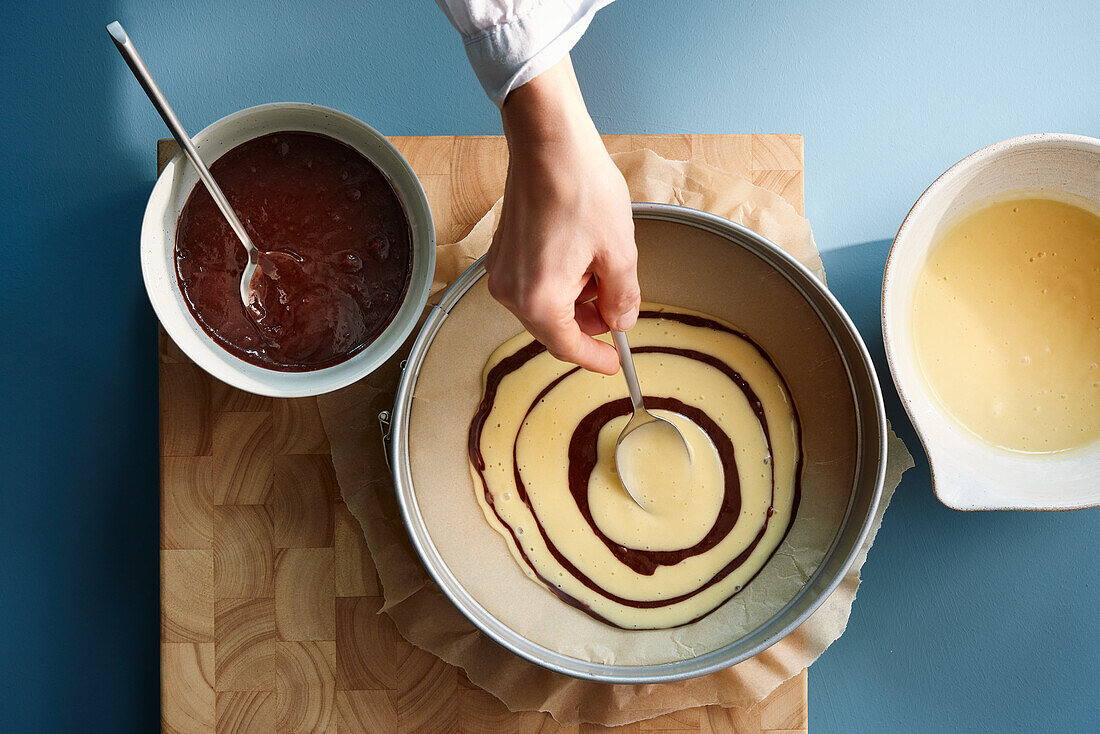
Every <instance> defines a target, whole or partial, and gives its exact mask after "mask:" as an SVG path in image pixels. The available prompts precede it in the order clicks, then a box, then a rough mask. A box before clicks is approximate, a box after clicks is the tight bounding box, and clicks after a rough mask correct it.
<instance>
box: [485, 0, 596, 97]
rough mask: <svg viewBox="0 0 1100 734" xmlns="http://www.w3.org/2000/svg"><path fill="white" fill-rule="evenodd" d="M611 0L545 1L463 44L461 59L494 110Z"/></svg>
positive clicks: (564, 51)
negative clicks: (469, 69) (468, 64)
mask: <svg viewBox="0 0 1100 734" xmlns="http://www.w3.org/2000/svg"><path fill="white" fill-rule="evenodd" d="M610 2H611V0H596V1H595V2H581V3H577V2H568V0H546V1H545V2H541V3H538V4H537V5H535V6H534V7H533V8H531V9H530V10H529V11H528V12H526V13H524V14H523V15H521V16H520V17H518V18H516V19H515V20H513V21H511V22H510V23H507V24H504V25H499V26H496V27H495V28H493V29H492V30H490V31H488V32H486V33H484V34H482V35H480V36H478V37H475V38H471V39H469V40H467V41H466V56H467V57H469V59H470V65H471V66H472V67H473V69H474V72H475V73H476V74H477V78H478V81H480V82H481V86H482V87H483V88H484V89H485V93H486V94H488V95H489V98H490V99H492V100H493V102H494V103H495V104H496V106H497V107H500V106H502V105H503V104H504V100H505V98H507V96H508V94H509V93H511V91H512V90H513V89H515V88H516V87H520V86H523V85H524V84H526V83H527V82H529V81H531V80H532V79H534V78H535V77H536V76H538V75H539V74H541V73H542V72H544V71H546V70H547V69H549V68H550V67H551V66H553V65H554V64H556V63H557V62H558V61H560V60H561V59H562V57H563V56H565V55H566V54H567V53H569V51H570V50H571V49H572V48H573V46H575V45H576V43H577V41H579V40H580V38H581V36H583V35H584V32H585V30H587V29H588V24H589V23H591V22H592V16H594V15H595V14H596V11H597V10H599V9H600V8H602V7H604V6H605V5H608V4H609V3H610Z"/></svg>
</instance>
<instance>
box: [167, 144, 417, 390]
mask: <svg viewBox="0 0 1100 734" xmlns="http://www.w3.org/2000/svg"><path fill="white" fill-rule="evenodd" d="M210 170H211V173H212V174H213V176H214V178H215V179H216V180H217V181H218V184H219V185H220V186H221V187H222V189H223V190H224V191H225V195H226V197H227V198H228V199H229V201H230V203H231V204H232V206H233V209H234V211H236V212H237V215H238V216H239V217H240V219H241V221H242V223H244V226H245V228H246V229H247V230H248V233H249V235H250V236H251V237H252V241H253V242H254V243H255V245H256V247H257V248H258V249H260V250H261V251H262V252H263V253H264V254H262V255H261V256H260V268H259V270H257V274H256V276H255V277H254V278H253V280H252V288H253V300H252V304H251V306H250V307H248V308H246V307H245V305H244V304H243V303H242V301H241V297H240V279H241V273H242V271H243V269H244V266H245V263H246V256H245V252H244V248H243V247H242V246H241V245H240V242H239V241H238V240H237V237H236V235H235V234H234V233H233V230H232V229H231V228H230V227H229V224H228V223H227V222H226V221H225V219H224V218H223V217H222V215H221V212H220V211H219V210H218V209H217V207H216V206H215V204H214V201H213V199H211V197H210V195H209V194H208V193H207V191H206V189H205V188H204V187H203V186H202V185H201V184H199V185H197V186H196V187H195V189H194V190H193V191H192V192H191V196H190V197H189V198H188V200H187V204H186V205H185V206H184V208H183V211H182V213H181V214H180V219H179V225H178V227H177V230H176V251H175V259H176V275H177V277H178V279H179V284H180V288H181V290H182V292H183V295H184V298H185V300H186V301H187V305H188V307H189V308H190V309H191V313H192V314H193V315H194V317H195V319H196V320H197V321H198V322H199V324H201V325H202V327H203V329H204V330H205V331H206V332H207V333H208V334H209V335H210V336H211V337H212V338H213V339H214V341H215V342H217V343H218V344H219V345H220V346H222V347H223V348H225V349H226V350H227V351H228V352H230V353H231V354H233V355H235V356H237V357H239V358H240V359H243V360H245V361H247V362H250V363H252V364H255V365H258V366H261V367H266V368H268V369H274V370H282V371H307V370H314V369H320V368H323V367H329V366H332V365H334V364H338V363H340V362H343V361H344V360H346V359H348V358H349V357H351V356H353V355H355V354H356V353H358V352H360V351H361V350H363V349H364V348H365V347H366V346H367V345H369V344H370V343H371V342H373V341H374V340H375V339H376V338H378V336H379V334H381V333H382V331H383V330H384V329H385V328H386V326H388V325H389V323H390V321H392V319H393V317H394V315H395V314H396V312H397V309H398V308H399V306H400V305H401V301H402V299H403V297H404V295H405V292H406V290H407V289H408V284H409V278H410V275H411V272H412V237H411V233H410V229H409V221H408V217H407V216H406V214H405V210H404V208H403V207H402V205H401V201H400V200H399V199H398V197H397V194H396V193H395V192H394V190H393V187H392V186H391V185H390V183H389V181H387V180H386V177H385V176H384V175H383V174H382V172H381V171H380V170H378V168H377V167H376V166H375V165H374V164H373V163H371V162H370V161H369V160H367V159H366V157H364V156H363V155H362V154H360V153H359V152H358V151H356V150H354V149H352V148H351V147H349V146H347V145H345V144H344V143H341V142H339V141H337V140H333V139H332V138H329V137H326V136H323V135H318V134H316V133H306V132H279V133H273V134H270V135H265V136H262V137H259V138H255V139H253V140H249V141H248V142H246V143H243V144H242V145H239V146H237V147H236V148H234V149H233V150H231V151H229V152H228V153H226V154H225V155H223V156H222V157H221V158H219V159H218V160H217V161H215V162H214V164H213V165H212V166H211V167H210Z"/></svg>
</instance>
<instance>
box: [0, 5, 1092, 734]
mask: <svg viewBox="0 0 1100 734" xmlns="http://www.w3.org/2000/svg"><path fill="white" fill-rule="evenodd" d="M116 18H117V19H119V20H121V21H122V22H123V24H124V25H125V26H126V27H127V30H128V31H129V32H130V35H131V37H132V38H133V39H134V42H135V44H136V45H137V46H138V48H139V49H140V50H141V52H142V53H143V55H144V56H145V59H146V61H147V62H148V63H149V65H150V66H151V68H152V69H153V71H154V73H155V74H156V75H157V77H158V78H159V80H160V82H161V84H162V86H163V87H164V89H165V92H166V94H167V95H168V96H169V98H170V99H171V100H172V101H173V103H174V105H175V107H176V110H177V112H178V113H179V114H180V116H181V117H182V119H183V120H184V122H185V125H187V126H188V128H189V129H190V130H192V131H197V130H199V129H200V128H202V127H204V126H205V125H207V124H208V123H210V122H213V121H214V120H216V119H217V118H219V117H221V116H223V115H225V114H228V113H230V112H232V111H234V110H237V109H240V108H242V107H246V106H249V105H253V104H258V103H262V102H272V101H281V100H300V101H310V102H318V103H322V104H326V105H331V106H334V107H337V108H340V109H343V110H345V111H347V112H349V113H351V114H353V115H356V116H358V117H360V118H361V119H363V120H365V121H367V122H369V123H370V124H372V125H374V126H376V127H377V128H379V129H381V130H382V131H383V132H385V133H388V134H455V133H457V134H463V133H497V132H499V131H500V123H499V120H498V117H497V114H496V110H495V108H494V107H493V106H492V105H491V104H490V103H489V102H488V101H487V100H486V99H485V98H484V96H483V95H482V93H481V90H480V87H479V86H478V85H477V83H476V81H475V79H474V77H473V74H472V73H471V72H470V70H469V69H468V67H467V65H466V61H465V57H464V55H463V53H462V48H461V45H460V43H459V41H458V38H457V36H456V35H455V34H454V33H453V31H452V30H451V28H450V26H449V25H448V24H447V23H446V21H445V20H444V18H443V16H442V14H441V13H440V12H439V11H438V10H437V9H436V8H435V6H434V4H432V3H430V2H426V1H423V0H422V1H421V2H367V1H366V0H324V1H321V0H315V1H313V2H300V1H296V0H235V1H234V2H229V1H228V0H218V1H213V0H208V1H205V2H204V1H202V0H178V1H176V2H171V3H168V2H149V1H148V0H96V1H95V2H92V1H88V2H71V3H67V4H66V3H58V2H50V1H46V0H42V1H37V2H4V3H3V8H2V10H0V20H2V23H0V41H2V42H0V61H2V67H3V69H4V74H3V80H2V81H0V84H2V87H0V100H2V102H0V106H2V113H0V161H2V172H3V176H2V177H0V203H2V206H3V212H2V214H0V313H2V314H3V318H2V324H3V325H2V327H0V328H2V334H3V338H2V343H3V345H4V352H3V362H4V368H3V369H4V379H3V381H2V384H3V393H2V395H3V411H4V412H3V415H4V422H3V427H2V428H0V430H2V431H3V436H2V439H3V440H2V441H0V451H2V452H3V453H2V458H0V461H2V463H0V466H3V472H2V476H3V485H2V494H0V549H2V552H0V629H2V630H3V633H4V644H3V645H0V671H3V683H2V685H0V731H5V732H9V731H10V732H23V731H50V732H53V731H59V732H60V731H65V732H77V731H93V732H107V731H110V732H130V731H133V732H149V731H154V730H156V729H157V727H158V721H159V718H158V706H159V702H158V681H157V675H158V664H157V639H158V607H157V584H158V579H157V550H156V549H157V463H156V456H157V408H156V406H157V392H156V390H157V380H156V341H155V334H156V329H155V321H154V317H153V313H152V310H151V309H150V307H149V305H148V304H147V302H146V300H145V296H144V292H143V290H142V284H141V277H140V270H139V263H138V254H137V247H138V237H139V231H140V222H141V214H142V210H143V206H144V200H145V198H146V197H147V196H148V192H149V190H150V188H151V186H152V183H153V180H154V176H155V168H154V145H153V142H154V140H155V139H156V138H159V137H166V131H165V129H164V127H163V126H162V124H161V122H160V120H159V119H158V118H157V117H156V115H155V113H154V112H153V110H152V108H151V107H149V105H148V103H147V101H146V100H145V98H144V96H143V95H142V93H141V91H140V89H139V88H138V86H137V84H136V83H135V82H134V80H133V79H132V78H131V76H130V72H129V71H128V69H127V68H126V66H125V65H124V64H123V62H122V60H121V59H120V58H119V56H118V55H117V53H116V52H115V50H114V48H113V46H112V44H111V43H110V41H109V39H108V37H107V35H106V33H105V32H104V30H103V26H104V25H105V24H106V23H108V22H109V21H111V20H114V19H116ZM1098 35H1100V3H1096V2H1094V1H1093V0H1080V1H1078V2H1073V1H1071V0H1063V1H1061V2H1044V3H1035V2H1017V1H1015V0H1014V1H1011V2H1003V1H998V0H977V1H974V2H967V3H959V2H951V1H948V0H940V1H916V2H906V3H890V2H849V3H838V2H819V3H799V2H784V3H775V2H747V1H746V2H659V1H658V0H646V1H642V0H629V1H628V0H623V1H622V2H619V3H616V4H615V5H613V6H611V7H610V8H608V9H606V10H604V11H602V12H601V13H600V14H599V15H598V17H597V19H596V21H595V23H594V24H593V26H592V28H591V29H590V30H589V32H588V34H587V35H586V37H585V38H584V39H583V40H582V42H581V43H580V45H579V46H578V47H577V49H576V50H575V52H574V60H575V64H576V67H577V71H578V75H579V76H580V78H581V81H582V85H583V87H584V89H585V92H586V96H587V99H588V102H589V106H590V108H591V111H592V113H593V116H594V117H595V119H596V121H597V124H598V125H599V126H600V128H601V130H602V131H603V132H606V133H626V132H646V133H680V132H685V133H686V132H700V133H707V132H714V133H717V132H798V133H802V134H804V135H805V147H806V202H807V214H808V216H809V217H810V220H811V222H812V224H813V226H814V230H815V233H816V237H817V241H818V244H819V246H820V247H821V249H822V250H823V251H824V259H825V264H826V267H827V269H828V272H829V280H830V285H831V287H832V288H833V289H834V291H835V292H836V294H837V295H838V297H839V298H840V300H841V301H842V302H843V303H844V304H845V306H846V307H847V308H848V309H849V310H850V312H851V313H852V315H853V317H854V319H855V320H856V323H857V324H858V326H859V327H860V329H861V331H862V332H863V335H864V337H865V339H866V340H867V342H868V344H869V346H870V348H871V351H872V353H873V354H874V356H875V359H876V362H877V365H878V368H879V372H880V375H881V376H882V378H883V382H884V383H885V384H884V386H883V387H884V391H885V393H886V395H887V412H888V413H889V414H890V417H891V419H892V420H893V422H894V425H895V426H896V427H897V429H898V432H899V433H900V434H901V435H902V437H903V438H904V439H905V440H906V443H907V444H908V445H909V448H910V450H911V451H912V452H913V454H914V455H915V456H916V459H917V468H916V469H914V470H912V471H910V472H909V473H908V474H907V475H906V476H905V479H904V481H903V482H902V484H901V486H900V488H899V489H898V491H897V494H896V495H895V496H894V500H893V503H892V504H891V505H890V509H889V511H888V512H887V514H886V518H885V521H884V523H883V526H882V531H881V532H880V534H879V537H878V540H877V542H876V543H875V546H874V549H873V551H872V552H871V555H870V559H869V560H868V562H867V564H866V565H865V566H864V584H863V586H862V587H861V589H860V592H859V597H858V599H857V601H856V604H855V608H854V611H853V614H852V618H851V621H850V623H849V626H848V631H847V632H846V633H845V635H844V636H843V637H842V638H841V639H840V640H839V641H838V642H837V643H836V644H834V645H833V646H832V647H831V648H830V649H829V650H828V651H827V652H826V653H825V654H824V655H823V656H822V657H821V659H820V660H819V661H818V662H817V663H815V665H814V666H813V668H812V669H811V673H810V726H811V728H812V730H813V731H814V732H879V731H913V732H940V731H994V732H1008V731H1096V730H1097V728H1098V727H1100V709H1098V705H1100V704H1098V703H1097V700H1098V689H1100V662H1098V660H1100V655H1098V652H1100V636H1098V632H1097V625H1096V609H1097V607H1098V604H1100V589H1098V587H1097V571H1096V567H1097V560H1098V553H1097V544H1096V538H1097V535H1096V530H1097V520H1098V519H1100V511H1097V510H1091V511H1081V512H1075V513H1064V514H1024V513H982V514H961V513H956V512H953V511H950V510H947V509H945V508H943V507H942V506H940V505H939V504H938V502H937V501H936V500H935V498H934V497H933V495H932V493H931V486H930V480H929V476H928V466H927V462H926V461H925V459H924V456H923V453H922V451H921V448H920V446H919V444H918V443H917V441H916V440H915V437H914V435H913V432H912V428H911V427H910V425H909V423H908V421H907V419H906V417H905V415H904V412H903V411H902V410H901V409H900V406H899V403H898V400H897V396H896V393H895V392H894V391H893V388H892V386H891V384H890V380H889V373H888V371H887V369H886V367H885V364H884V361H883V358H882V343H881V335H880V332H879V326H878V288H879V281H880V278H881V275H882V268H883V263H884V262H885V257H886V252H887V249H888V247H889V240H890V239H891V238H892V236H893V234H894V232H895V231H896V229H897V227H898V225H899V223H900V221H901V219H902V218H903V217H904V215H905V213H906V211H908V208H909V206H910V205H911V204H912V202H913V201H914V200H915V199H916V198H917V196H918V195H919V194H920V193H921V191H922V190H923V189H924V188H925V186H926V185H927V184H928V183H929V182H931V181H932V180H933V179H934V178H935V177H936V176H937V175H938V174H939V173H940V172H941V171H943V170H944V169H945V168H947V167H948V166H949V165H951V164H952V163H954V162H955V161H956V160H958V159H959V158H961V157H963V156H964V155H966V154H968V153H970V152H972V151H973V150H975V149H977V148H979V147H982V146H984V145H986V144H989V143H992V142H994V141H996V140H1000V139H1002V138H1006V137H1010V136H1014V135H1020V134H1024V133H1031V132H1043V131H1058V132H1074V133H1082V134H1087V135H1092V136H1100V85H1098V82H1097V72H1098V71H1100V43H1098V40H1097V38H1098Z"/></svg>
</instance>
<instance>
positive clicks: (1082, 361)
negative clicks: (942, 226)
mask: <svg viewBox="0 0 1100 734" xmlns="http://www.w3.org/2000/svg"><path fill="white" fill-rule="evenodd" d="M913 329H914V332H913V338H914V346H915V348H916V353H917V357H918V359H919V361H920V365H921V370H922V371H923V373H924V375H925V378H926V379H927V381H928V384H929V386H930V387H931V388H932V391H933V392H934V393H935V395H936V397H937V398H938V399H939V401H940V403H941V404H942V405H943V406H944V408H946V410H947V411H948V412H949V413H950V414H951V415H952V416H954V417H955V419H956V420H958V421H959V422H960V423H961V424H962V425H963V426H965V427H966V428H967V429H969V430H970V431H971V432H973V433H975V434H977V435H978V436H979V437H980V438H982V439H983V440H985V441H986V442H988V443H991V444H994V445H996V446H999V447H1002V448H1005V449H1009V450H1014V451H1024V452H1031V453H1045V452H1054V451H1063V450H1067V449H1072V448H1075V447H1078V446H1082V445H1084V444H1087V443H1091V442H1092V441H1095V440H1097V439H1100V217H1097V216H1096V214H1093V213H1092V212H1090V211H1087V210H1085V209H1083V208H1081V207H1079V206H1075V205H1073V204H1071V203H1067V202H1063V201H1055V200H1052V199H1045V198H1034V197H1025V198H1018V197H1013V198H1008V199H1004V200H1000V201H996V202H993V203H989V204H988V205H986V206H982V207H980V208H978V209H977V210H974V211H972V212H971V213H969V214H964V215H963V216H962V218H961V219H959V220H958V221H957V222H956V223H955V224H953V225H951V226H949V227H948V228H947V229H946V230H945V231H944V232H943V234H942V236H941V237H940V238H939V240H938V241H937V242H936V243H935V244H934V245H933V247H932V250H931V251H930V254H929V257H928V260H927V262H926V263H925V265H924V268H923V270H922V272H921V274H920V276H919V278H918V280H917V286H916V291H915V293H914V298H913Z"/></svg>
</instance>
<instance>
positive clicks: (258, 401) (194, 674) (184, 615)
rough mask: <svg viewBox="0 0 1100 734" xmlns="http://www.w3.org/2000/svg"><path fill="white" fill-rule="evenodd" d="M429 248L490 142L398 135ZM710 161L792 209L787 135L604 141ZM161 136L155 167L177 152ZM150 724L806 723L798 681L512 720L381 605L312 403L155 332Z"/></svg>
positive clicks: (691, 727)
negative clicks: (254, 385)
mask: <svg viewBox="0 0 1100 734" xmlns="http://www.w3.org/2000/svg"><path fill="white" fill-rule="evenodd" d="M392 140H393V143H394V144H395V145H396V146H397V147H398V149H399V150H400V151H401V152H402V153H403V154H404V155H405V157H406V158H407V159H408V160H409V162H410V163H411V164H412V167H413V169H414V170H415V171H416V174H417V176H419V178H420V180H421V182H422V183H423V185H424V189H425V191H426V192H427V194H428V200H429V202H430V204H431V208H432V214H433V216H434V218H435V223H436V229H437V232H436V234H437V240H438V241H439V242H441V243H445V242H453V241H455V240H457V239H459V238H461V237H462V236H464V235H465V234H466V233H467V232H468V231H469V230H470V228H471V227H472V226H473V225H474V224H475V223H476V222H477V221H478V219H480V218H481V216H482V215H483V214H484V213H485V212H486V211H487V210H488V209H489V207H490V206H491V205H492V203H493V202H494V201H496V199H497V198H498V197H499V196H500V195H501V194H502V193H503V191H504V177H505V173H506V168H507V149H506V147H505V143H504V139H503V138H500V137H396V138H392ZM604 140H605V143H606V145H607V147H608V149H609V150H610V151H611V152H619V151H629V150H634V149H638V148H650V149H652V150H654V151H656V152H657V153H659V154H660V155H662V156H664V157H665V158H669V159H679V160H683V159H688V158H695V159H697V160H701V161H704V162H706V163H710V164H712V165H715V166H717V167H719V168H723V169H725V170H727V171H734V172H737V173H740V174H742V175H743V176H745V177H746V178H748V179H749V180H751V181H752V182H753V183H756V184H757V185H759V186H763V187H765V188H768V189H771V190H773V191H775V192H777V193H779V194H781V195H782V196H784V197H785V198H786V199H787V200H788V201H790V202H791V204H793V205H794V206H795V208H797V209H798V211H799V212H801V211H802V205H803V200H802V195H803V166H802V137H801V136H799V135H612V136H607V137H605V138H604ZM175 152H176V146H175V143H174V142H173V141H163V140H162V141H160V143H159V144H158V150H157V153H158V166H159V167H158V171H159V169H160V168H163V166H164V164H165V163H166V162H167V161H168V159H169V158H171V156H172V155H174V154H175ZM159 368H160V457H161V465H160V510H161V524H160V575H161V635H160V639H161V645H160V650H161V721H162V728H163V731H165V732H181V733H183V732H195V733H196V734H212V733H214V732H217V733H218V734H222V733H223V732H234V733H238V732H324V733H326V734H333V733H335V732H340V734H344V733H345V732H367V733H368V734H391V733H392V734H412V733H413V732H417V733H419V732H425V733H426V734H435V733H436V732H470V733H471V734H494V733H497V732H500V733H504V732H508V733H513V732H514V733H516V734H522V733H523V732H546V733H549V732H574V733H581V732H583V733H585V734H595V733H596V732H612V731H614V732H656V731H660V732H698V733H699V734H703V733H705V732H706V733H713V734H718V733H720V732H738V733H740V734H744V733H748V732H787V733H793V732H804V731H806V729H807V705H806V673H805V671H803V673H802V674H801V675H799V676H797V677H795V678H794V679H792V680H790V681H788V682H787V683H786V684H784V685H783V686H781V687H780V688H779V689H777V690H776V691H775V692H774V693H773V694H772V695H771V696H769V697H768V698H767V699H766V700H765V701H763V702H762V703H761V704H759V705H757V706H756V707H754V708H753V709H752V711H751V712H745V711H742V710H737V709H723V708H720V707H717V706H709V707H705V708H694V709H687V710H685V711H682V712H678V713H675V714H670V715H667V716H662V717H660V718H657V719H651V720H648V721H643V722H639V723H637V724H633V725H629V726H624V727H619V728H617V729H605V728H604V727H599V726H592V725H581V726H577V727H569V728H562V727H559V726H557V725H556V724H555V723H554V721H553V719H551V718H550V717H549V716H548V715H546V714H542V713H537V712H520V713H511V712H509V711H508V709H507V708H505V706H504V705H503V704H502V703H500V701H498V700H497V699H496V698H494V697H493V696H491V695H490V694H488V693H486V692H484V691H482V690H481V689H479V688H477V687H476V686H474V685H473V684H471V683H470V682H469V680H468V679H467V678H466V676H465V675H464V673H463V672H462V671H461V670H460V669H458V668H454V667H452V666H450V665H447V664H446V663H444V662H442V661H441V660H439V659H437V658H435V657H434V656H432V655H430V654H428V653H425V652H424V651H422V650H420V649H418V648H416V647H414V646H412V645H410V644H409V643H407V642H405V640H403V639H402V638H401V637H400V635H399V634H398V633H397V631H396V629H395V628H394V626H393V624H392V623H391V622H390V620H389V618H388V617H386V616H385V615H379V614H378V613H377V612H378V609H379V608H380V606H381V604H382V591H381V589H380V588H379V584H378V579H377V577H376V574H375V570H374V566H373V564H372V562H371V557H370V554H369V553H368V552H367V548H366V545H365V543H364V540H363V536H362V531H361V529H360V527H359V524H358V522H357V521H356V520H355V518H354V517H352V515H351V513H350V512H349V511H348V509H347V507H346V506H345V505H344V504H343V502H342V501H341V500H340V492H339V487H338V486H337V483H336V476H335V473H334V471H333V467H332V460H331V458H330V456H329V445H328V439H327V438H326V436H325V432H324V429H323V428H322V426H321V420H320V416H319V414H318V412H317V405H316V401H315V400H314V399H313V398H303V399H297V400H275V399H272V398H264V397H258V396H255V395H250V394H247V393H243V392H241V391H239V390H235V389H234V388H231V387H229V386H227V385H225V384H223V383H221V382H219V381H218V380H215V379H214V378H212V377H210V376H208V375H207V374H206V373H205V372H203V371H202V370H201V369H199V368H198V367H197V366H195V364H194V363H192V362H191V361H190V360H189V359H188V358H187V357H186V356H184V355H183V353H182V352H180V350H179V349H178V348H177V347H176V346H175V344H173V343H172V341H171V340H170V339H169V338H168V337H167V335H165V333H164V330H163V329H161V330H160V349H159Z"/></svg>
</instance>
